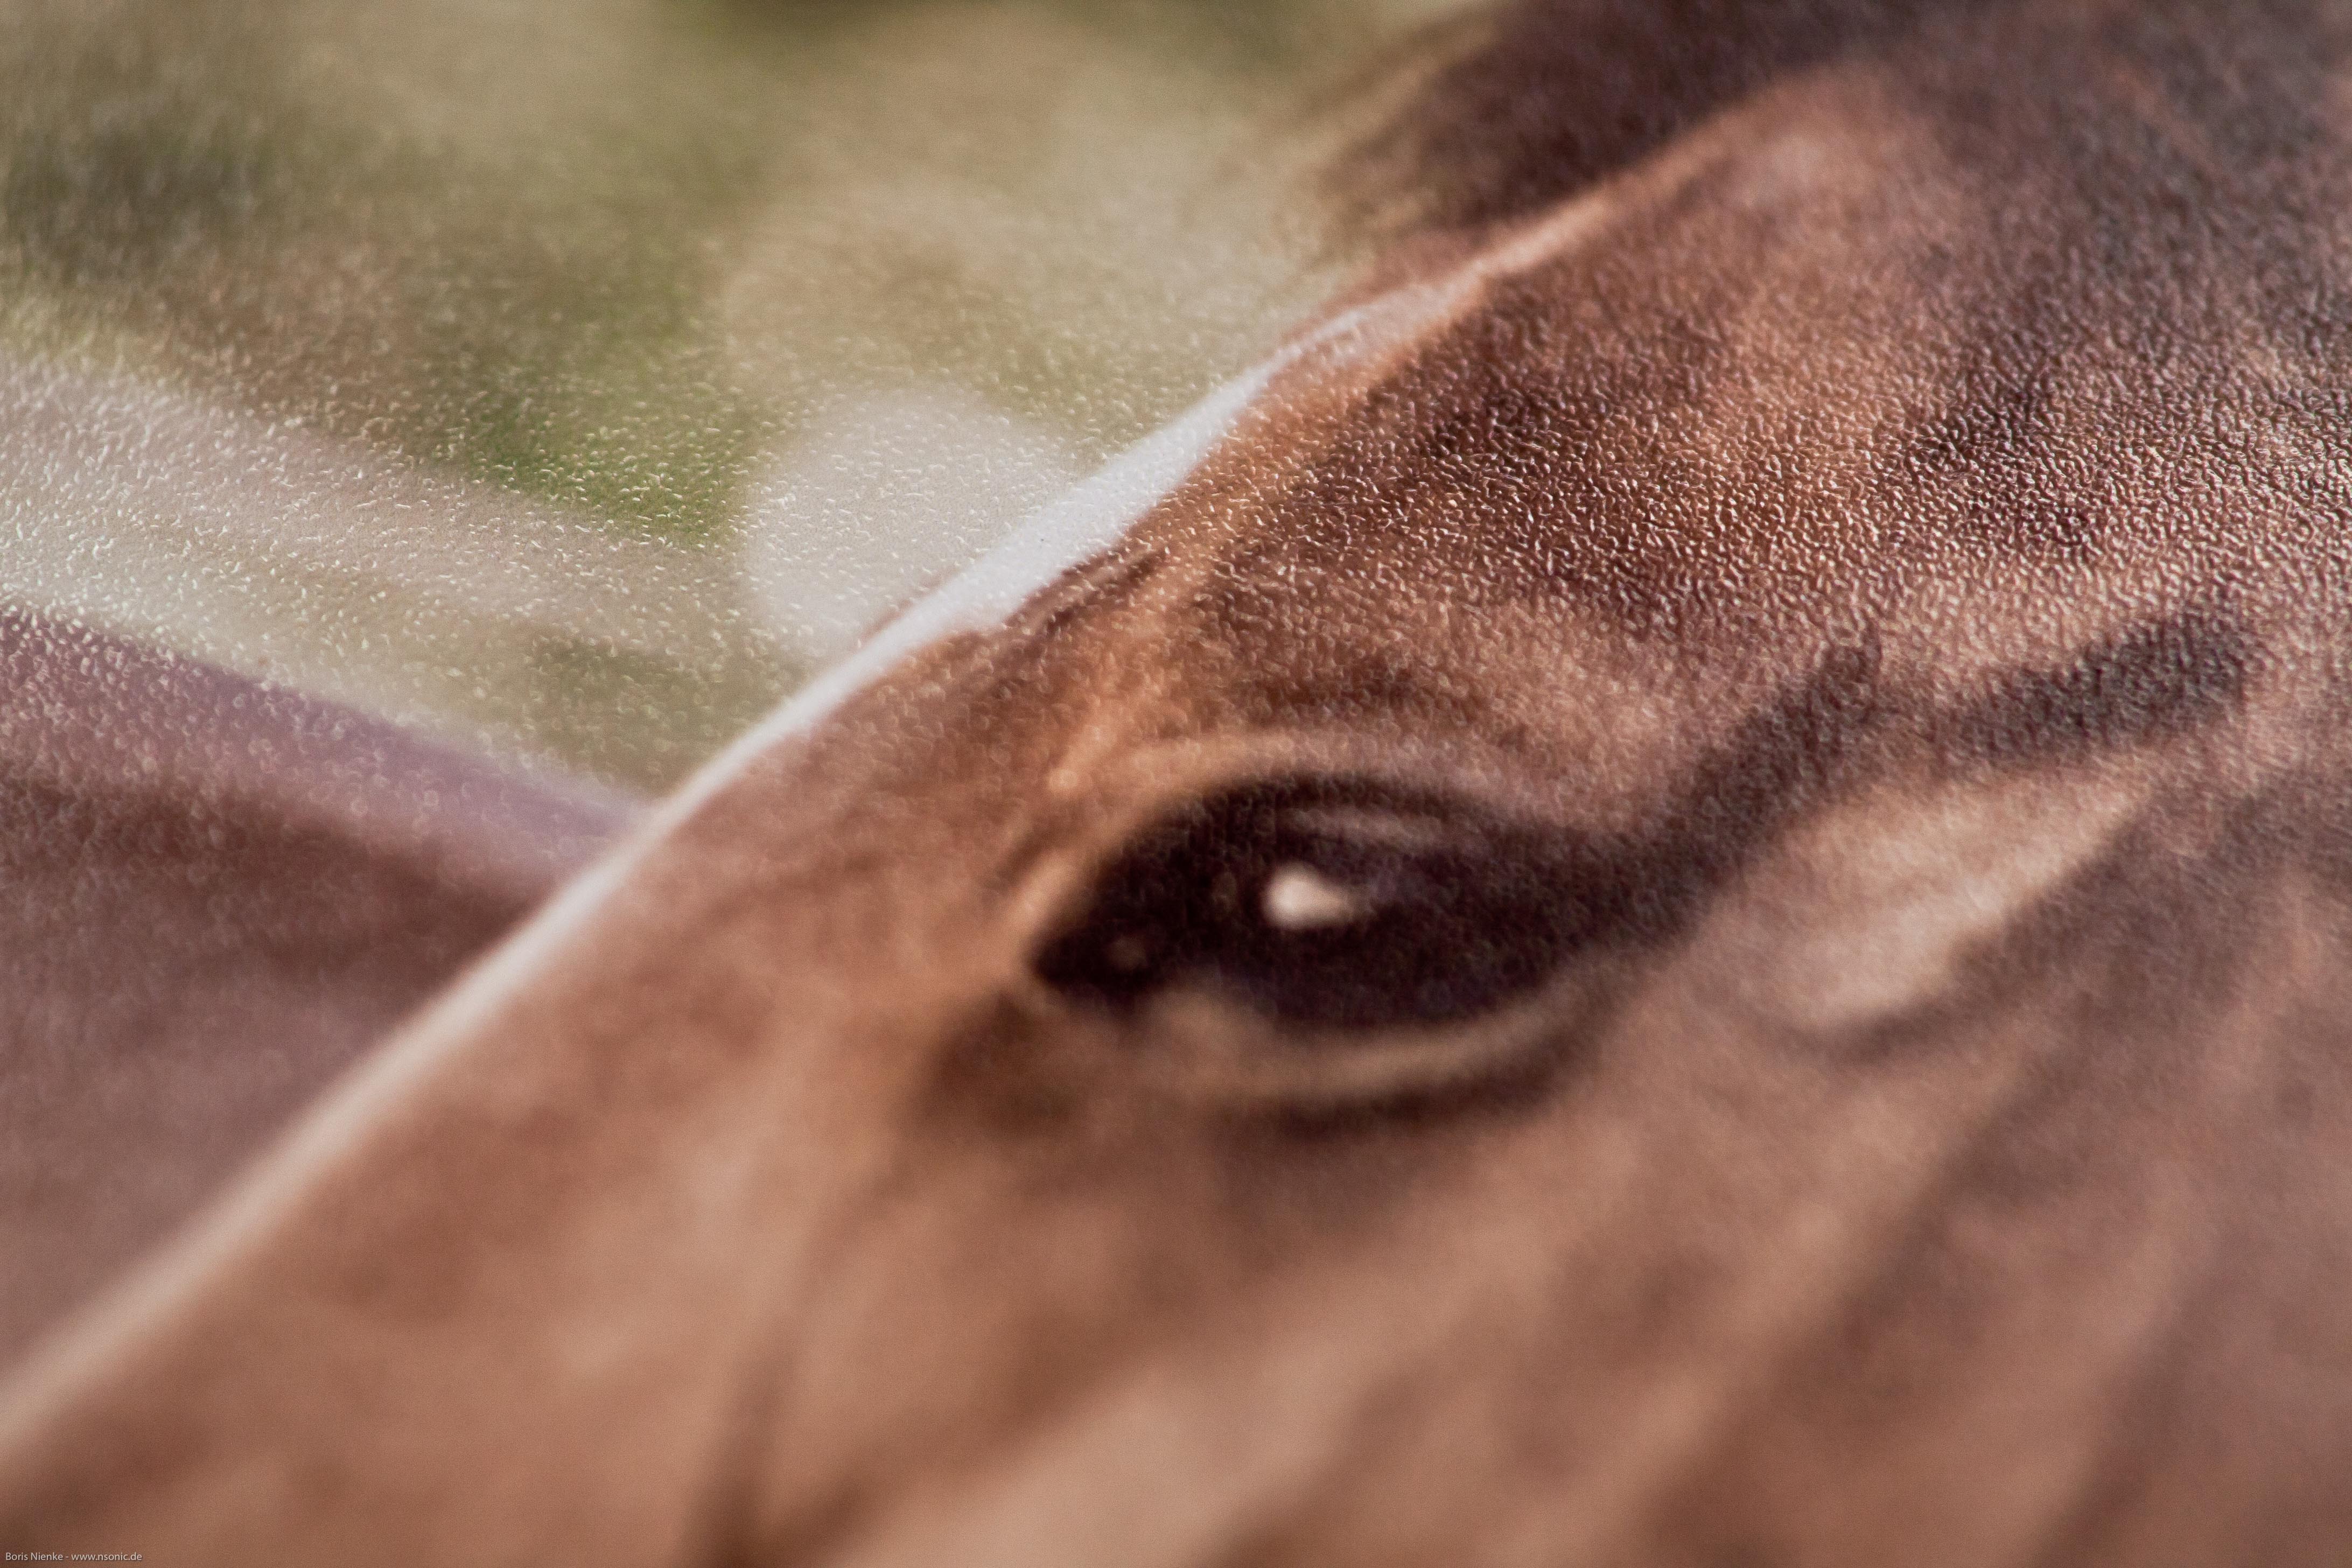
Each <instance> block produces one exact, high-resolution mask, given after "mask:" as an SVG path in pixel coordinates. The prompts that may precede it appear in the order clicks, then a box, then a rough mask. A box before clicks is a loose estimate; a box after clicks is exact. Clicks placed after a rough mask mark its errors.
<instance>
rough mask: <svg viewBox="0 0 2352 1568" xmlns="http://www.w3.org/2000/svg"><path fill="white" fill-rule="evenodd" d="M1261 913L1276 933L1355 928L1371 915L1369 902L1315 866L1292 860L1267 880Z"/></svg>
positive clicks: (1261, 898)
mask: <svg viewBox="0 0 2352 1568" xmlns="http://www.w3.org/2000/svg"><path fill="white" fill-rule="evenodd" d="M1258 910H1259V912H1260V913H1261V914H1263V915H1264V916H1265V923H1266V924H1268V925H1270V926H1272V927H1273V928H1274V929H1275V930H1276V931H1322V930H1325V929H1327V928H1328V927H1331V926H1344V925H1353V924H1355V923H1356V922H1357V921H1360V920H1362V919H1363V918H1364V917H1365V916H1367V915H1369V914H1370V913H1371V912H1372V906H1371V902H1370V900H1368V899H1366V898H1365V897H1364V896H1363V895H1362V894H1360V893H1359V892H1357V891H1356V890H1355V889H1352V888H1347V887H1342V886H1341V885H1340V884H1339V883H1338V882H1335V881H1333V880H1331V879H1330V878H1328V877H1326V876H1324V875H1323V874H1322V873H1321V872H1320V871H1318V870H1316V869H1315V868H1314V867H1312V866H1308V865H1305V864H1302V863H1301V862H1299V861H1297V860H1293V861H1291V862H1290V863H1289V864H1288V865H1286V866H1283V867H1280V868H1276V871H1275V873H1274V875H1273V876H1271V877H1268V878H1267V879H1265V892H1264V893H1262V894H1260V895H1259V899H1258Z"/></svg>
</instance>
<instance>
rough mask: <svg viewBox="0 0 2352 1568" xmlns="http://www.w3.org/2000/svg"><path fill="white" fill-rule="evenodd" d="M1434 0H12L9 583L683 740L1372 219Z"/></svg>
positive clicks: (770, 685)
mask: <svg viewBox="0 0 2352 1568" xmlns="http://www.w3.org/2000/svg"><path fill="white" fill-rule="evenodd" d="M1452 8H1453V6H1452V5H1451V3H1450V0H1158V3H1156V4H1144V3H1140V0H1129V3H1120V0H975V3H966V4H950V3H947V0H858V3H855V4H852V3H848V0H562V3H558V0H463V3H461V0H405V3H403V4H396V5H362V4H358V3H356V0H345V3H333V0H268V3H264V0H5V5H0V365H5V376H0V594H5V595H9V596H12V597H15V598H17V599H20V600H28V601H32V602H36V603H37V604H40V605H45V606H47V607H51V608H57V609H65V610H71V611H74V612H76V613H79V614H82V615H84V616H88V617H89V618H92V619H96V620H99V621H100V622H102V623H104V624H107V625H110V626H117V627H119V628H121V629H124V630H128V631H131V632H134V633H137V634H139V635H143V636H148V637H155V638H158V639H160V640H163V641H165V642H167V643H170V644H173V645H174V646H178V647H184V648H186V649H188V650H189V651H192V652H196V653H200V654H203V655H205V656H206V657H210V658H217V659H220V660H222V661H224V662H227V663H230V664H232V665H235V666H237V667H239V668H246V669H248V670H253V671H257V672H260V673H264V674H268V675H272V676H275V677H278V678H280V679H286V680H289V681H290V682H292V683H294V684H297V685H300V686H304V687H306V688H309V689H316V690H321V691H325V692H327V693H330V694H332V695H338V696H341V697H345V698H347V699H350V700H355V701H358V702H361V703H362V704H364V705H366V706H369V707H372V708H374V709H377V710H383V711H387V712H390V713H393V714H394V715H395V716H397V717H400V718H403V719H404V720H407V721H412V722H415V723H419V724H422V725H425V726H427V727H430V728H432V729H435V730H436V731H440V732H443V733H446V734H450V735H453V736H456V737H457V738H459V739H462V740H465V741H467V742H470V743H475V744H480V745H485V746H488V747H492V748H494V749H499V750H501V751H505V752H510V753H512V754H516V755H520V756H525V757H540V758H544V759H550V760H552V761H556V762H559V763H563V764H566V765H568V766H571V767H574V768H577V769H581V770H583V771H586V772H589V773H594V774H597V775H600V776H603V777H604V778H607V779H610V780H614V781H616V782H623V783H626V784H633V785H636V786H640V787H645V788H660V787H664V786H666V785H667V784H670V783H672V782H674V781H675V780H676V779H677V777H678V776H679V775H680V774H681V773H684V772H685V771H686V770H688V768H690V767H691V766H692V765H693V764H694V763H697V762H698V761H700V760H701V759H702V758H703V757H705V756H707V755H708V754H709V752H711V751H713V750H714V749H715V748H716V747H717V746H718V745H719V744H721V743H723V742H724V741H725V740H726V739H727V738H728V737H729V736H730V735H731V734H732V733H734V732H735V731H738V730H740V728H741V727H742V726H744V725H745V724H747V723H748V722H750V721H751V720H752V719H753V718H755V717H756V716H757V715H758V714H759V713H760V712H761V711H762V710H765V709H766V708H767V707H769V706H770V705H772V703H773V702H774V701H775V700H778V699H779V698H780V697H781V696H782V695H783V694H785V693H786V692H788V691H789V690H790V689H792V687H793V685H795V684H796V683H797V682H798V681H800V680H802V679H805V678H806V676H807V674H808V673H809V672H810V671H811V670H812V669H814V668H817V667H818V666H820V665H821V664H822V663H824V661H825V660H827V659H830V658H835V657H838V656H839V655H840V653H841V652H842V651H844V649H845V648H846V647H848V646H849V645H850V643H851V642H852V641H853V640H854V639H855V637H856V635H857V633H858V631H859V630H860V629H861V628H862V627H864V626H867V625H869V624H870V623H871V622H872V621H873V620H874V619H875V618H876V617H877V616H880V615H882V614H885V613H887V611H888V610H889V609H890V608H891V607H893V606H894V605H897V604H898V603H900V602H903V600H904V599H905V598H906V597H908V595H912V594H914V593H916V592H919V590H920V589H921V588H922V587H923V586H924V585H926V584H928V583H929V582H931V581H934V580H936V579H937V578H938V577H939V576H940V575H943V574H946V573H947V572H948V571H950V570H951V569H952V568H953V567H954V566H955V565H956V564H958V563H961V561H963V560H964V559H967V558H969V556H970V555H971V554H972V553H973V552H976V551H977V550H979V549H980V548H982V547H983V546H984V545H985V544H986V543H987V542H989V541H990V540H991V539H992V538H993V537H995V536H996V535H997V534H998V533H1000V532H1002V531H1003V529H1004V528H1006V527H1007V526H1009V525H1010V524H1011V523H1012V522H1013V521H1016V520H1017V518H1018V516H1019V515H1020V513H1021V512H1022V511H1023V510H1025V509H1026V508H1027V507H1029V506H1032V505H1034V504H1035V503H1036V502H1037V501H1038V500H1042V499H1044V498H1045V497H1046V496H1048V495H1050V494H1051V493H1052V492H1053V490H1054V489H1055V488H1057V487H1058V486H1060V485H1062V484H1064V483H1066V482H1068V481H1069V480H1070V479H1073V478H1075V477H1076V476H1077V475H1079V474H1082V473H1083V472H1084V471H1085V470H1086V469H1087V468H1089V467H1091V466H1092V465H1094V464H1095V463H1097V462H1098V461H1100V460H1101V459H1102V458H1105V457H1106V456H1107V455H1108V454H1110V453H1111V452H1113V451H1115V450H1116V449H1118V447H1121V446H1122V445H1124V444H1125V443H1127V442H1128V441H1129V440H1131V439H1133V438H1134V437H1137V436H1139V435H1140V434H1141V433H1143V432H1144V431H1146V430H1148V429H1150V427H1151V426H1154V425H1155V424H1157V423H1159V422H1160V420H1162V419H1164V418H1166V417H1167V416H1170V415H1171V414H1172V413H1174V412H1176V411H1177V410H1179V409H1181V407H1182V406H1183V405H1186V404H1187V403H1189V402H1190V401H1191V400H1192V399H1193V398H1194V397H1196V396H1198V395H1200V394H1201V393H1202V392H1203V391H1205V390H1206V389H1207V388H1208V387H1210V386H1211V385H1213V384H1214V383H1215V382H1216V381H1217V380H1219V379H1221V378H1222V377H1223V376H1225V375H1227V374H1231V373H1233V372H1234V371H1235V370H1237V369H1238V368H1240V367H1241V366H1243V365H1244V364H1245V363H1248V362H1249V361H1250V360H1251V359H1253V358H1254V357H1255V356H1256V355H1257V354H1259V353H1263V352H1264V351H1265V349H1266V347H1267V346H1268V345H1269V344H1270V343H1271V342H1273V341H1274V340H1275V339H1276V336H1277V335H1278V334H1279V332H1280V331H1281V330H1282V329H1283V327H1284V326H1285V325H1286V323H1287V322H1289V321H1294V320H1296V319H1297V316H1298V315H1300V314H1301V313H1302V312H1303V311H1304V310H1307V308H1309V307H1311V306H1312V305H1313V304H1314V303H1315V302H1316V301H1317V300H1318V299H1320V298H1321V297H1322V296H1323V295H1324V294H1326V293H1327V292H1328V290H1329V289H1331V288H1332V287H1333V286H1334V284H1335V282H1336V281H1337V280H1339V279H1342V278H1344V277H1345V276H1346V274H1347V272H1348V270H1349V268H1350V266H1351V265H1352V264H1353V263H1354V261H1355V260H1356V259H1357V258H1353V257H1351V256H1349V254H1347V252H1346V250H1345V248H1344V247H1341V246H1340V245H1339V244H1338V242H1337V241H1336V239H1335V237H1334V235H1333V233H1332V232H1331V230H1330V229H1329V227H1328V226H1327V225H1326V224H1325V223H1324V222H1323V221H1322V217H1321V213H1320V209H1319V206H1318V203H1317V201H1316V200H1315V199H1314V194H1315V189H1316V185H1315V174H1316V170H1317V168H1318V161H1319V160H1320V159H1321V158H1323V157H1324V156H1326V155H1328V152H1329V151H1330V148H1331V146H1332V145H1333V142H1332V138H1333V136H1334V135H1335V134H1337V133H1339V132H1337V131H1336V130H1335V128H1336V127H1341V126H1344V124H1345V123H1346V121H1347V116H1346V115H1345V114H1344V113H1341V112H1335V110H1334V106H1335V105H1339V104H1344V103H1346V102H1347V101H1349V90H1350V84H1351V83H1352V82H1356V81H1358V80H1360V79H1362V77H1363V75H1364V73H1365V72H1366V71H1367V70H1368V69H1370V68H1372V67H1373V66H1374V65H1375V64H1376V63H1377V62H1379V61H1381V60H1383V59H1385V58H1390V57H1391V56H1393V55H1395V54H1396V53H1397V52H1398V51H1399V50H1400V49H1401V48H1405V47H1409V44H1408V43H1407V42H1406V41H1407V40H1410V39H1411V38H1412V37H1414V36H1415V33H1414V30H1415V29H1416V28H1418V27H1420V26H1423V25H1425V24H1426V23H1428V22H1429V21H1431V20H1432V19H1433V18H1434V17H1436V16H1439V15H1440V14H1442V13H1444V12H1445V11H1447V10H1450V9H1452Z"/></svg>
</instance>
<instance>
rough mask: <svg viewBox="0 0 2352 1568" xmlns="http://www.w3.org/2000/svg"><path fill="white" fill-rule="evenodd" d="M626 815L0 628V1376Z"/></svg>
mask: <svg viewBox="0 0 2352 1568" xmlns="http://www.w3.org/2000/svg"><path fill="white" fill-rule="evenodd" d="M622 820H624V816H623V807H622V805H621V803H619V802H618V801H614V800H609V799H605V798H603V797H600V796H598V795H594V794H593V793H586V792H582V791H579V790H576V789H559V788H558V787H556V786H554V785H553V784H534V783H533V782H531V781H529V780H525V779H521V778H517V777H514V776H511V775H503V774H500V773H496V772H494V771H492V770H490V769H488V768H486V767H483V766H482V765H480V764H478V763H470V762H467V761H465V760H463V759H460V758H458V757H457V756H455V755H454V754H451V753H447V752H441V751H439V750H437V749H436V748H434V747H432V746H429V745H425V744H422V743H420V742H416V741H415V740H412V739H410V738H408V737H406V736H404V735H402V734H401V733H400V732H398V731H394V730H392V729H391V728H389V727H388V726H386V725H384V724H383V723H380V722H378V721H373V720H369V719H366V718H363V717H362V716H361V715H359V714H357V713H353V712H351V711H349V710H342V709H338V708H335V707H333V706H331V705H329V704H326V703H321V702H317V701H313V700H307V699H304V698H300V697H298V696H295V695H293V694H292V693H289V692H286V691H282V690H276V689H270V688H268V687H264V686H259V685H257V684H255V683H253V682H251V681H247V680H242V679H237V678H236V677H234V676H231V675H228V674H226V672H223V671H220V670H216V669H213V668H208V667H206V666H204V665H201V664H197V663H195V662H194V661H191V660H184V659H174V658H167V657H163V656H159V655H156V654H153V653H150V652H147V651H145V650H142V649H141V648H139V647H135V646H133V645H131V644H130V643H128V642H125V641H123V640H122V639H121V638H119V637H109V636H106V635H103V634H100V633H98V632H94V631H90V630H88V629H86V628H83V627H80V626H72V625H69V624H66V623H62V622H58V621H53V620H47V619H43V618H39V617H36V616H28V615H26V614H24V613H22V612H18V611H5V612H0V952H5V954H6V955H7V963H8V970H7V979H6V983H5V985H0V1086H4V1087H5V1094H6V1096H7V1099H8V1103H9V1106H10V1110H9V1115H8V1127H9V1133H8V1137H7V1138H6V1140H5V1142H0V1194H5V1196H0V1256H5V1257H6V1258H10V1259H12V1260H14V1264H13V1266H12V1267H11V1268H8V1269H7V1271H6V1272H5V1277H0V1359H13V1358H14V1357H15V1356H16V1354H17V1353H19V1352H20V1351H21V1350H22V1348H23V1347H24V1345H25V1343H26V1341H27V1340H28V1339H29V1338H30V1337H31V1335H32V1334H33V1333H34V1332H35V1331H37V1330H38V1329H40V1328H42V1327H44V1326H46V1325H47V1323H48V1322H49V1321H52V1320H53V1319H55V1318H56V1317H57V1316H58V1314H60V1313H61V1312H63V1311H64V1310H67V1309H68V1308H69V1307H71V1306H73V1305H75V1304H76V1303H78V1302H79V1300H82V1299H83V1298H84V1297H86V1296H87V1295H89V1293H90V1292H91V1290H92V1289H94V1288H95V1287H96V1286H97V1285H98V1284H99V1283H100V1281H101V1280H103V1279H105V1278H106V1277H107V1276H108V1275H110V1274H111V1273H112V1272H114V1271H116V1270H118V1269H120V1268H121V1267H122V1266H123V1265H124V1264H126V1263H128V1262H129V1261H130V1260H131V1258H133V1257H135V1256H136V1255H137V1254H138V1253H139V1252H140V1251H142V1249H144V1248H146V1247H150V1246H152V1245H153V1244H154V1242H155V1241H156V1240H157V1239H158V1238H159V1237H162V1236H163V1234H164V1233H165V1232H166V1231H167V1230H168V1229H169V1228H170V1227H171V1226H173V1225H174V1224H175V1223H177V1222H178V1221H180V1220H182V1219H184V1217H186V1215H188V1214H190V1213H191V1212H193V1211H194V1208H195V1207H196V1205H198V1204H199V1203H200V1202H201V1201H202V1200H203V1199H204V1198H205V1197H206V1196H208V1195H209V1194H211V1193H213V1192H214V1191H215V1189H216V1188H217V1187H218V1186H219V1185H220V1184H221V1182H222V1180H223V1179H224V1178H225V1177H226V1175H227V1174H228V1173H230V1172H231V1171H233V1170H234V1169H235V1168H236V1166H237V1165H238V1164H239V1163H242V1162H243V1161H245V1160H247V1159H248V1158H250V1157H251V1155H252V1154H253V1153H254V1152H255V1151H256V1150H257V1147H258V1146H259V1145H260V1144H261V1143H262V1142H264V1141H265V1140H266V1139H267V1138H268V1136H269V1135H270V1134H271V1133H273V1132H275V1131H277V1130H278V1128H279V1127H280V1126H281V1125H282V1124H283V1123H284V1122H285V1121H286V1120H287V1119H288V1118H289V1116H291V1115H292V1113H293V1112H294V1111H295V1110H297V1109H299V1107H300V1106H301V1105H303V1104H304V1103H306V1102H307V1101H309V1100H310V1099H311V1098H312V1097H313V1096H314V1095H316V1094H317V1093H318V1091H319V1090H320V1089H321V1088H323V1087H324V1086H325V1084H326V1083H327V1082H328V1081H329V1080H330V1079H331V1078H332V1077H333V1076H334V1075H335V1074H336V1073H337V1072H339V1071H340V1070H341V1068H344V1067H345V1066H346V1065H347V1064H348V1063H349V1062H350V1061H351V1060H352V1058H354V1057H356V1056H357V1055H358V1053H359V1052H360V1050H361V1049H362V1047H365V1046H367V1045H370V1044H372V1043H373V1042H374V1041H375V1040H376V1039H377V1038H378V1037H381V1036H382V1035H383V1033H384V1032H385V1030H387V1029H388V1028H389V1027H390V1026H392V1025H394V1023H397V1022H398V1021H399V1020H400V1018H401V1017H402V1016H404V1015H405V1014H406V1013H408V1012H409V1011H410V1010H411V1009H413V1008H414V1007H415V1005H417V1004H418V1003H420V1002H422V1001H424V1000H425V998H426V997H427V996H429V995H431V994H433V993H434V992H435V991H436V990H438V989H439V988H440V987H441V986H442V985H443V984H446V982H447V980H448V978H449V976H450V975H451V974H453V973H456V971H457V969H458V967H459V966H460V965H461V964H462V963H464V961H465V960H466V959H467V958H468V957H470V956H471V955H472V954H473V953H474V952H477V951H478V950H479V949H481V948H483V947H485V946H487V945H488V943H489V942H491V941H492V940H493V939H494V938H496V937H497V936H498V935H499V934H500V933H501V932H502V931H505V930H506V929H507V928H508V927H509V926H510V925H512V924H513V923H514V922H515V921H517V920H518V919H520V917H521V916H522V915H523V914H525V913H526V912H528V911H529V910H530V908H531V906H532V905H533V904H535V903H537V902H538V901H539V900H541V898H542V897H543V896H544V895H545V894H546V892H547V891H548V889H550V888H551V887H552V886H553V884H554V883H555V882H556V881H557V880H559V879H561V878H562V877H563V876H564V875H565V874H567V873H568V872H569V871H571V870H572V869H573V868H576V867H577V866H578V864H579V863H580V862H581V861H582V860H583V859H584V858H586V856H587V855H588V854H589V853H591V852H592V851H593V850H594V849H595V848H597V847H600V846H601V845H602V844H603V843H604V841H605V840H606V839H608V838H609V837H612V835H613V834H614V832H615V831H616V829H617V827H618V826H619V824H620V823H621V821H622Z"/></svg>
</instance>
